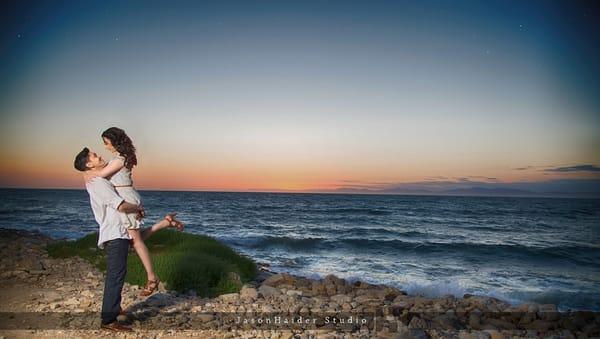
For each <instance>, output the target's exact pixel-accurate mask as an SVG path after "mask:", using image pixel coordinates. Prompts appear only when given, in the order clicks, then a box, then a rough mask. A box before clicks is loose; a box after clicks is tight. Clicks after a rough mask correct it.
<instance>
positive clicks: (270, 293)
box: [258, 284, 281, 298]
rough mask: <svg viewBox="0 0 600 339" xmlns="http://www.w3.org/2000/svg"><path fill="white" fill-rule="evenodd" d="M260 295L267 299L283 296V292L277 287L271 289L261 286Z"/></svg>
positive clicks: (267, 286)
mask: <svg viewBox="0 0 600 339" xmlns="http://www.w3.org/2000/svg"><path fill="white" fill-rule="evenodd" d="M258 293H259V294H260V295H262V296H263V297H265V298H267V297H271V296H278V295H280V294H281V292H280V291H279V290H278V289H276V288H275V287H271V286H269V285H265V284H262V285H260V287H259V288H258Z"/></svg>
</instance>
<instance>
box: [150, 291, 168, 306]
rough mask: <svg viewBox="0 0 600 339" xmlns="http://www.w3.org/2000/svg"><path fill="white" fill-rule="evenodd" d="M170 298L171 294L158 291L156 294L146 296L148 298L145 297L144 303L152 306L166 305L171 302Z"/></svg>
mask: <svg viewBox="0 0 600 339" xmlns="http://www.w3.org/2000/svg"><path fill="white" fill-rule="evenodd" d="M172 298H173V297H171V295H169V294H166V293H158V294H153V295H151V296H150V297H148V299H146V301H145V302H146V304H147V305H148V306H152V307H162V306H167V305H169V304H171V303H172Z"/></svg>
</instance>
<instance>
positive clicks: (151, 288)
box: [139, 278, 160, 297]
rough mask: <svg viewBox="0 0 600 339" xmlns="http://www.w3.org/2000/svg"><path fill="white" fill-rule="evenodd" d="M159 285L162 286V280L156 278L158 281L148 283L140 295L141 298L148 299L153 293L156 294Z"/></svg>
mask: <svg viewBox="0 0 600 339" xmlns="http://www.w3.org/2000/svg"><path fill="white" fill-rule="evenodd" d="M158 284H160V279H158V278H156V280H148V281H147V282H146V286H144V288H143V289H142V291H141V292H140V294H139V295H140V297H147V296H149V295H151V294H152V293H154V292H156V290H158Z"/></svg>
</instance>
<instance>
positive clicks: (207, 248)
mask: <svg viewBox="0 0 600 339" xmlns="http://www.w3.org/2000/svg"><path fill="white" fill-rule="evenodd" d="M97 242H98V233H91V234H88V235H86V236H84V237H83V238H81V239H78V240H75V241H57V242H54V243H52V244H50V245H48V248H47V249H48V253H49V255H50V256H51V257H54V258H67V257H73V256H79V257H81V258H83V259H85V260H88V261H89V262H90V263H92V264H93V265H94V266H96V267H98V268H99V269H100V270H102V271H105V270H106V256H105V253H104V251H103V250H100V249H99V248H98V247H97ZM146 246H147V247H148V249H149V250H150V256H151V258H152V266H153V268H154V271H155V272H156V274H157V275H158V276H159V277H160V279H161V281H163V282H164V283H165V285H166V287H167V288H168V289H172V290H176V291H179V292H187V291H189V290H194V291H196V293H198V294H199V295H201V296H205V297H214V296H217V295H220V294H223V293H231V292H238V291H239V290H240V288H241V285H242V283H244V282H248V281H251V280H253V279H254V278H256V275H257V273H258V271H257V267H256V263H255V262H254V261H252V259H250V258H248V257H246V256H243V255H240V254H238V253H237V252H235V251H234V250H233V249H232V248H230V247H229V246H227V245H225V244H223V243H221V242H220V241H218V240H216V239H214V238H211V237H209V236H205V235H196V234H190V233H182V232H176V231H173V230H161V231H158V232H156V233H155V234H153V235H152V236H151V237H150V238H148V239H147V240H146ZM230 272H234V273H236V274H232V273H230ZM236 275H237V276H239V279H237V277H236ZM125 281H127V282H128V283H130V284H134V285H140V286H143V285H144V284H145V283H146V271H145V270H144V267H143V266H142V262H141V261H140V259H139V257H138V256H137V254H136V253H135V251H134V250H133V249H131V250H130V252H129V257H128V260H127V276H126V277H125Z"/></svg>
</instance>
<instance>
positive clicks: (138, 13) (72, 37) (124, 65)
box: [0, 1, 600, 190]
mask: <svg viewBox="0 0 600 339" xmlns="http://www.w3.org/2000/svg"><path fill="white" fill-rule="evenodd" d="M592 4H593V2H571V1H528V2H519V1H485V2H480V1H464V2H456V1H418V2H417V1H413V2H404V1H403V2H397V1H389V2H385V1H369V2H351V1H327V2H313V1H302V2H274V1H256V2H255V1H240V2H233V1H231V2H229V1H227V2H204V1H199V2H197V1H174V2H166V1H165V2H116V1H86V2H71V1H60V2H49V1H48V2H45V1H18V2H12V3H4V5H3V6H4V10H3V11H2V12H3V16H4V18H3V20H2V22H3V23H2V25H3V29H2V35H1V40H0V41H1V45H0V46H1V49H2V55H3V58H2V61H0V73H1V74H3V76H2V78H1V79H0V112H1V117H2V124H1V125H2V127H0V132H1V134H0V135H1V136H0V142H1V145H2V146H1V147H0V156H2V159H3V163H2V166H1V168H0V169H1V170H2V177H1V178H0V179H2V180H1V181H0V184H1V185H4V186H12V185H17V186H28V185H29V186H36V187H38V186H40V187H50V186H52V187H77V186H78V185H79V181H78V180H79V179H78V178H76V177H74V175H73V173H72V168H71V167H72V166H71V165H70V164H71V163H72V159H71V158H72V157H73V154H75V153H76V152H77V151H78V150H79V149H80V148H81V147H82V146H84V145H86V146H90V147H92V148H94V147H95V148H98V149H99V150H101V148H102V146H101V144H100V142H99V135H100V133H101V131H102V130H104V129H105V128H107V127H110V126H112V125H117V126H119V127H122V128H124V129H125V130H126V131H127V132H128V133H129V134H130V135H131V136H132V138H133V140H134V142H135V143H136V145H137V146H138V150H139V158H140V166H139V168H137V169H136V178H137V179H136V180H138V183H139V184H140V186H141V187H146V188H164V189H169V188H173V189H209V190H221V189H223V190H321V189H334V190H335V189H343V188H344V187H346V186H345V183H346V182H348V181H353V182H360V183H363V184H364V185H367V184H368V183H370V182H390V183H394V184H395V183H403V184H406V183H418V182H422V181H423V180H425V179H426V178H431V177H446V178H450V180H454V181H457V182H459V181H460V178H464V177H469V178H474V177H485V178H495V180H494V181H498V182H499V183H515V182H529V181H547V180H565V179H577V180H581V179H586V180H587V179H593V180H595V179H597V175H598V173H597V171H594V168H595V166H598V165H599V164H600V152H598V151H597V150H598V149H599V146H600V136H599V135H600V134H599V133H598V128H599V127H600V112H599V108H600V98H599V97H598V95H597V93H600V85H599V83H598V79H599V75H600V66H599V62H598V60H599V59H600V58H598V55H599V53H598V52H599V51H598V49H599V48H600V47H599V46H600V41H599V40H600V38H599V37H600V30H599V26H598V24H596V22H600V20H598V16H599V11H598V8H597V7H598V6H593V5H592ZM106 156H108V155H106ZM174 163H175V164H177V166H170V164H174ZM585 165H589V166H592V167H581V166H585ZM578 166H579V167H578ZM559 167H572V168H575V169H577V170H572V171H562V172H560V171H557V172H548V171H544V170H542V171H540V170H539V169H540V168H545V169H549V168H559ZM515 168H526V170H514V169H515ZM487 181H489V180H487Z"/></svg>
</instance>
